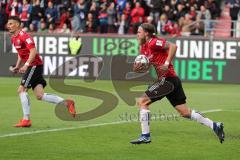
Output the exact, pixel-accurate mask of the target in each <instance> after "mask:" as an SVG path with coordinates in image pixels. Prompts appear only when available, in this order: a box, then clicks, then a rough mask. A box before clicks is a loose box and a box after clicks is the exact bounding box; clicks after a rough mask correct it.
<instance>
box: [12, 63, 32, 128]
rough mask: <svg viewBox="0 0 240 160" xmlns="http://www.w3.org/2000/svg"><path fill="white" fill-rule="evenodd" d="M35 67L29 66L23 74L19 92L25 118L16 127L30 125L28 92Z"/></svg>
mask: <svg viewBox="0 0 240 160" xmlns="http://www.w3.org/2000/svg"><path fill="white" fill-rule="evenodd" d="M34 70H35V67H28V69H27V71H26V72H25V73H24V75H23V76H22V80H21V85H20V86H19V88H18V90H17V92H18V94H19V97H20V101H21V105H22V110H23V119H22V120H21V121H20V122H19V123H18V124H16V125H15V127H30V126H31V121H30V99H29V96H28V93H27V90H28V88H29V87H30V85H31V84H30V81H31V79H32V73H33V72H34Z"/></svg>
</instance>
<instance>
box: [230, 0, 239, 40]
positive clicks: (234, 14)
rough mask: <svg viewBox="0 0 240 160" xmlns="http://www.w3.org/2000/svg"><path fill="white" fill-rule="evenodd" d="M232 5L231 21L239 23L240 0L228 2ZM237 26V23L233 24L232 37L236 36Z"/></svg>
mask: <svg viewBox="0 0 240 160" xmlns="http://www.w3.org/2000/svg"><path fill="white" fill-rule="evenodd" d="M227 2H228V3H229V5H230V16H231V19H232V21H237V20H238V13H239V10H240V0H228V1H227ZM235 27H236V25H235V22H232V24H231V29H232V30H231V36H234V31H233V30H234V29H236V28H235Z"/></svg>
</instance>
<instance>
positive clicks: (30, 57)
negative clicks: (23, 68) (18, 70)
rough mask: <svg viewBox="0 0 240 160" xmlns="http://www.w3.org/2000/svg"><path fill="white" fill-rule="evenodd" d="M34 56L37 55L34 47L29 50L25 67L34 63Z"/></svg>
mask: <svg viewBox="0 0 240 160" xmlns="http://www.w3.org/2000/svg"><path fill="white" fill-rule="evenodd" d="M36 55H37V50H36V48H35V47H34V48H31V49H30V53H29V57H28V60H27V61H26V63H25V65H28V66H29V65H30V64H31V63H32V62H33V61H34V59H35V57H36Z"/></svg>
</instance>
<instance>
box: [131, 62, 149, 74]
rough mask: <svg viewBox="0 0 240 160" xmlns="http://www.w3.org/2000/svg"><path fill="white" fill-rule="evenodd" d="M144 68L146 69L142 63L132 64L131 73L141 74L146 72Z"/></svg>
mask: <svg viewBox="0 0 240 160" xmlns="http://www.w3.org/2000/svg"><path fill="white" fill-rule="evenodd" d="M146 68H147V67H146V66H145V64H144V63H134V65H133V72H138V73H142V72H145V71H146V70H147V69H146Z"/></svg>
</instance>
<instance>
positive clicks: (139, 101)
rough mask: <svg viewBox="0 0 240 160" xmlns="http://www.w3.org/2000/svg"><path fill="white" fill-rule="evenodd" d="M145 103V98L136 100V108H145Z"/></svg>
mask: <svg viewBox="0 0 240 160" xmlns="http://www.w3.org/2000/svg"><path fill="white" fill-rule="evenodd" d="M147 105H148V104H147V101H146V100H145V98H143V97H141V98H138V99H137V106H138V107H139V108H141V107H143V106H147Z"/></svg>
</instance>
